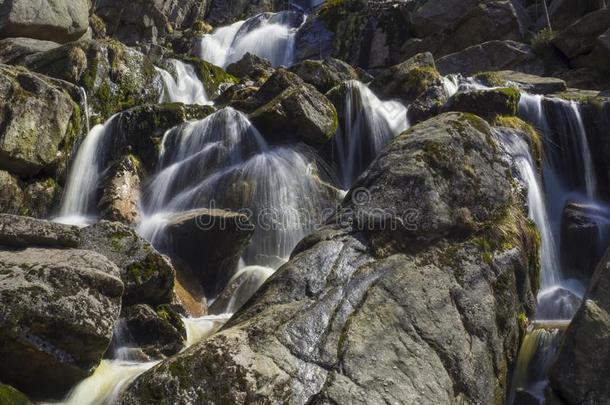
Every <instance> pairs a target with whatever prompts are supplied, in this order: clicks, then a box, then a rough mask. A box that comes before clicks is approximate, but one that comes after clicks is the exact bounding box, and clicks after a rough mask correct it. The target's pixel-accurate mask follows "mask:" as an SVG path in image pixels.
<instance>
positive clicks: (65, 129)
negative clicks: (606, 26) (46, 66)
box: [0, 65, 81, 176]
mask: <svg viewBox="0 0 610 405" xmlns="http://www.w3.org/2000/svg"><path fill="white" fill-rule="evenodd" d="M49 105H52V106H53V109H52V110H49ZM0 111H1V112H0V121H1V122H2V125H1V126H0V169H4V170H7V171H9V172H10V173H12V174H16V175H22V176H33V175H35V174H37V173H39V172H41V171H43V170H44V171H45V172H46V173H54V171H55V170H56V169H57V167H58V166H60V165H61V162H62V161H64V162H65V160H66V159H67V156H68V155H69V153H70V151H71V149H72V145H73V143H74V140H75V138H76V136H77V135H79V134H80V125H81V115H80V109H79V107H78V106H77V105H76V104H75V103H74V102H73V101H72V99H71V97H70V95H69V94H68V93H67V92H66V91H65V90H64V89H63V88H62V87H60V86H59V85H58V83H56V82H54V81H52V80H50V79H49V78H47V77H44V76H41V75H37V74H34V73H31V72H28V71H27V70H25V69H23V68H20V67H11V66H8V65H0ZM43 135H44V136H43Z"/></svg>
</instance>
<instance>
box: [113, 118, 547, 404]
mask: <svg viewBox="0 0 610 405" xmlns="http://www.w3.org/2000/svg"><path fill="white" fill-rule="evenodd" d="M488 132H489V127H487V126H486V124H485V122H484V121H482V120H481V119H479V118H469V117H468V116H466V115H463V114H443V115H441V116H439V117H436V118H434V119H432V120H428V121H426V122H423V123H421V124H419V125H417V126H415V127H413V128H411V129H410V130H409V131H406V132H405V133H403V134H402V135H400V136H398V137H397V138H395V140H394V142H393V143H392V144H390V145H389V146H388V148H386V149H385V150H384V152H383V153H382V154H381V156H379V158H378V159H377V160H376V161H375V162H374V163H373V164H372V166H371V169H370V170H369V172H367V174H365V175H363V177H362V178H361V179H360V181H359V182H358V184H357V185H356V186H355V188H354V189H353V190H352V192H351V193H350V194H349V195H348V197H347V198H346V200H344V203H343V205H342V207H341V209H340V210H339V212H338V214H337V216H338V217H342V218H333V219H331V220H332V224H331V223H329V224H328V226H326V227H324V228H323V229H320V230H318V231H317V232H315V233H314V234H312V235H310V236H308V237H306V238H305V239H304V240H303V241H302V242H301V243H300V244H299V245H298V246H297V248H296V249H295V250H294V252H293V254H292V258H291V260H290V261H289V262H288V263H287V264H285V265H284V266H283V267H281V268H280V269H278V270H277V271H276V273H275V274H274V275H273V276H272V277H271V278H269V279H268V280H267V282H266V283H265V284H263V286H262V287H261V289H260V290H259V291H258V292H257V293H256V294H255V296H254V297H253V298H252V299H251V300H250V301H248V303H247V304H246V305H245V306H244V307H242V309H241V310H240V311H238V313H237V314H236V315H235V316H233V318H232V319H231V320H229V322H228V323H227V324H226V325H225V326H224V328H223V329H222V330H221V331H220V332H218V333H216V334H215V335H213V336H211V337H210V338H208V339H206V340H205V342H202V343H199V344H196V345H195V346H193V347H192V348H191V349H189V350H188V351H186V352H183V353H181V354H179V355H178V356H176V357H173V358H171V359H168V360H166V361H164V362H162V363H161V364H159V365H158V366H157V367H155V368H153V369H151V370H149V371H147V372H146V373H144V374H143V375H141V376H140V377H139V378H138V379H136V380H135V382H134V383H132V384H131V385H130V387H129V388H128V389H127V391H125V392H124V393H123V394H122V396H121V398H120V400H119V401H118V402H119V403H121V404H138V403H147V402H151V401H152V402H155V401H168V402H172V403H178V404H186V403H189V402H190V401H197V402H202V403H206V402H215V403H220V402H223V401H226V402H230V403H242V402H247V401H248V399H249V398H256V400H257V401H260V402H281V403H285V402H290V403H307V402H312V403H350V402H358V401H362V402H363V403H383V402H388V403H394V402H396V403H403V402H407V403H452V402H459V401H464V402H465V403H468V402H471V403H494V402H495V401H499V402H502V401H503V400H504V394H505V392H506V391H505V390H506V379H507V376H508V371H507V370H508V366H509V364H511V362H512V361H514V360H515V358H516V354H517V349H518V340H519V338H518V336H519V332H518V326H517V325H518V322H517V318H518V312H519V311H521V310H525V311H526V312H528V313H531V312H530V311H531V310H532V309H533V306H532V305H531V304H533V294H532V284H531V283H530V282H529V278H528V274H529V272H530V271H532V269H531V268H530V266H534V267H535V266H536V265H535V263H536V262H537V254H538V253H537V247H536V246H537V245H536V242H535V240H536V239H537V236H536V232H535V230H533V229H532V228H531V227H529V226H528V225H526V224H527V223H528V222H527V220H526V218H525V210H524V209H523V207H520V206H517V205H516V204H520V203H519V202H517V201H515V200H513V197H514V194H513V193H512V191H511V185H510V180H509V179H508V178H506V169H507V167H506V166H504V165H503V164H501V163H499V160H498V156H497V154H496V153H497V152H496V149H495V146H494V143H493V140H492V138H491V137H489V134H488ZM458 134H460V135H458ZM425 145H428V147H427V148H426V149H425V150H424V149H423V147H424V146H425ZM466 145H469V147H467V148H465V146H466ZM444 150H446V151H448V154H449V155H451V154H458V155H457V156H455V157H452V158H446V156H445V157H442V156H441V155H442V151H444ZM433 151H437V152H433ZM434 156H436V157H434ZM458 165H459V167H458ZM462 165H465V166H468V167H471V169H468V170H469V173H470V175H466V174H464V172H465V171H466V170H463V169H462ZM470 165H472V166H470ZM469 176H472V177H469ZM474 179H476V180H474ZM471 181H473V182H477V183H478V184H477V185H476V186H473V185H472V184H473V183H470V182H471ZM479 182H480V183H479ZM363 187H364V188H366V189H367V190H368V191H369V194H368V197H367V196H366V195H360V196H359V197H358V198H352V197H353V196H354V194H355V193H356V190H362V188H363ZM473 189H474V190H476V191H475V193H474V194H476V195H472V193H471V191H472V190H473ZM458 190H468V192H467V193H466V192H464V191H458ZM438 201H440V202H438ZM441 206H443V207H446V210H447V212H449V211H451V214H445V213H444V212H443V211H444V210H445V208H441ZM428 207H430V208H431V209H430V210H428ZM449 207H451V208H449ZM499 207H511V208H509V211H503V210H501V209H500V208H499ZM373 209H375V210H373ZM410 209H411V210H417V212H418V215H413V212H412V211H409V210H410ZM466 210H468V211H469V212H471V213H472V215H470V216H468V215H466V214H465V212H466ZM459 212H461V214H459ZM500 212H502V214H500V216H499V217H498V216H497V215H498V214H499V213H500ZM375 213H377V214H378V215H379V216H381V218H380V217H379V216H378V217H377V218H376V219H375V218H374V217H375ZM428 213H429V215H428ZM441 217H442V218H446V220H445V221H444V222H445V224H442V225H441V223H440V221H438V219H437V218H441ZM468 217H470V218H471V220H470V221H467V222H470V224H471V226H464V224H465V221H464V220H465V219H466V218H468ZM384 218H387V219H388V221H391V220H395V223H396V224H398V229H395V230H393V229H390V228H389V227H386V228H385V229H381V228H380V226H381V224H383V223H384V222H385V224H386V225H389V222H388V221H385V220H384ZM427 218H429V219H427ZM432 218H434V221H437V222H436V223H435V225H431V223H432ZM449 218H451V219H449ZM460 218H461V219H460ZM350 219H352V220H351V221H350ZM450 223H451V224H450ZM476 223H478V224H479V225H480V226H479V227H477V226H476V225H475V224H476ZM350 224H353V225H354V227H352V226H351V225H350ZM409 224H414V225H415V227H410V230H407V229H405V225H409ZM428 224H430V225H428ZM377 225H379V226H377ZM473 225H474V226H473ZM458 229H459V230H460V231H458ZM498 229H503V231H502V232H499V233H496V230H498ZM359 230H361V232H360V231H359ZM504 231H506V233H505V232H504ZM488 232H491V233H492V234H493V235H492V234H489V233H488ZM458 234H459V236H458ZM500 234H502V235H504V236H500ZM508 235H511V236H509V237H508V239H504V238H506V237H507V236H508ZM479 238H481V239H479ZM509 240H510V242H509ZM424 241H426V242H424ZM418 242H422V243H418ZM532 243H533V244H532ZM526 297H527V298H526ZM520 302H529V303H530V305H528V309H525V308H523V307H522V306H521V304H520ZM431 309H433V310H431ZM413 370H417V372H415V373H413V372H412V371H413ZM261 382H265V383H264V384H261ZM457 387H459V388H457Z"/></svg>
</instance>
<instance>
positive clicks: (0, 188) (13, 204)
mask: <svg viewBox="0 0 610 405" xmlns="http://www.w3.org/2000/svg"><path fill="white" fill-rule="evenodd" d="M23 198H24V195H23V190H22V189H21V185H20V184H19V179H18V178H17V177H15V176H13V175H12V174H10V173H9V172H6V171H4V170H0V212H3V213H7V214H18V213H19V211H20V209H21V206H22V205H23Z"/></svg>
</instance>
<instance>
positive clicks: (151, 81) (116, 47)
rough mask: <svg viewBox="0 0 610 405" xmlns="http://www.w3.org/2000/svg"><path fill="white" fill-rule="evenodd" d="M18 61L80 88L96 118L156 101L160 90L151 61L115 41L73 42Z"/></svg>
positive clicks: (104, 117)
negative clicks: (84, 93) (83, 91)
mask: <svg viewBox="0 0 610 405" xmlns="http://www.w3.org/2000/svg"><path fill="white" fill-rule="evenodd" d="M20 63H21V64H22V65H24V66H25V67H27V68H28V69H30V70H32V71H35V72H38V73H42V74H45V75H47V76H51V77H54V78H57V79H61V80H65V81H67V82H70V83H73V84H75V85H77V86H79V87H82V88H83V89H84V90H85V92H86V95H87V101H88V106H89V109H90V113H91V115H96V114H97V115H98V121H103V120H106V119H107V118H109V117H110V116H111V115H113V114H115V113H117V112H119V111H122V110H125V109H127V108H130V107H133V106H135V105H139V104H145V103H156V102H158V100H159V96H160V92H161V82H160V79H159V77H158V73H157V71H156V70H155V67H154V65H153V62H152V60H151V59H150V58H148V57H147V56H145V55H144V54H142V53H141V52H139V51H137V50H135V49H133V48H129V47H127V46H125V45H124V44H122V43H121V42H118V41H114V40H99V41H78V42H72V43H69V44H65V45H63V46H61V47H59V48H55V49H51V50H49V51H46V52H38V53H34V54H31V55H29V56H27V57H25V58H24V60H23V61H22V62H20Z"/></svg>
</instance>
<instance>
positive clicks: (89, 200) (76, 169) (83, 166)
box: [55, 115, 116, 226]
mask: <svg viewBox="0 0 610 405" xmlns="http://www.w3.org/2000/svg"><path fill="white" fill-rule="evenodd" d="M115 117H116V115H115V116H113V117H111V118H110V119H109V120H108V121H106V122H105V123H104V124H103V125H101V124H100V125H96V126H94V127H93V128H91V131H89V133H88V134H87V136H86V137H85V139H84V140H83V142H82V143H81V145H80V147H79V148H78V152H77V154H76V159H75V160H74V162H73V164H72V167H71V168H70V174H69V176H68V183H67V186H66V191H65V193H64V196H63V199H62V204H61V208H60V212H59V217H58V218H56V219H55V221H56V222H61V223H66V224H73V225H79V226H84V225H87V224H90V223H92V222H94V221H95V220H96V214H95V212H96V209H95V208H96V207H95V205H96V202H97V199H96V196H97V188H98V186H99V182H100V180H101V178H102V175H103V172H104V169H105V167H104V165H105V164H106V160H107V156H106V152H107V148H106V145H105V143H106V142H108V139H109V137H110V136H111V135H112V131H113V125H114V119H115Z"/></svg>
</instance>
